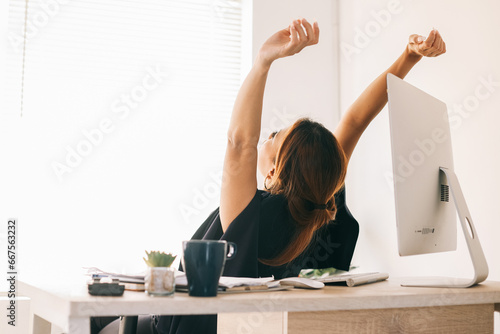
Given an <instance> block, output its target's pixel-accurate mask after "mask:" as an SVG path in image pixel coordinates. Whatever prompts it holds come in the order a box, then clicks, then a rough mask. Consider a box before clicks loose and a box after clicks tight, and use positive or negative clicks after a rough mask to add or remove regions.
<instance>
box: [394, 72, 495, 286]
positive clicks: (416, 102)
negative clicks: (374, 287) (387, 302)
mask: <svg viewBox="0 0 500 334" xmlns="http://www.w3.org/2000/svg"><path fill="white" fill-rule="evenodd" d="M387 91H388V97H389V120H390V129H391V144H392V165H393V183H394V195H395V204H396V224H397V232H398V233H397V234H398V248H399V254H400V255H401V256H407V255H417V254H427V253H436V252H444V251H452V250H456V247H457V222H456V216H457V212H458V216H459V218H460V222H461V226H462V230H463V233H464V235H465V239H466V242H467V246H468V248H469V253H470V255H471V260H472V262H473V267H474V271H475V273H474V277H473V278H472V279H460V278H444V277H443V278H436V277H425V278H415V279H411V280H408V281H406V282H404V283H403V284H402V285H403V286H426V287H469V286H472V285H474V284H477V283H479V282H482V281H484V280H485V279H486V277H487V276H488V265H487V263H486V259H485V257H484V254H483V251H482V248H481V245H480V242H479V239H478V237H477V233H476V230H475V228H474V224H473V222H472V218H471V216H470V213H469V211H468V209H467V204H466V202H465V199H464V197H463V194H462V191H461V189H460V184H459V183H458V179H457V177H456V175H455V172H454V167H453V154H452V146H451V135H450V126H449V122H448V113H447V109H446V104H445V103H443V102H442V101H440V100H438V99H436V98H434V97H432V96H431V95H429V94H427V93H425V92H423V91H421V90H420V89H418V88H416V87H414V86H412V85H410V84H409V83H407V82H405V81H404V80H401V79H400V78H398V77H396V76H394V75H392V74H388V75H387ZM450 192H451V196H450Z"/></svg>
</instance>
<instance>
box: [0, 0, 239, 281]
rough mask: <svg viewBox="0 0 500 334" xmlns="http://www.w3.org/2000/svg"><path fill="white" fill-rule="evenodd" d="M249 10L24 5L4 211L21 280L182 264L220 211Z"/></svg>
mask: <svg viewBox="0 0 500 334" xmlns="http://www.w3.org/2000/svg"><path fill="white" fill-rule="evenodd" d="M240 2H241V1H236V0H221V1H213V0H212V1H211V0H190V1H186V0H175V1H174V0H170V1H168V0H105V1H100V0H90V1H89V0H71V1H67V0H44V1H41V0H29V2H28V8H27V16H25V14H26V6H25V1H24V0H11V1H10V6H9V11H10V13H9V15H10V22H9V33H8V37H9V45H8V46H7V49H8V50H7V51H8V56H9V58H8V62H7V64H8V75H7V78H8V82H9V85H8V90H7V96H6V101H4V103H5V105H7V106H8V107H7V108H4V109H3V111H1V113H2V114H3V115H2V116H6V117H3V118H5V120H4V121H2V122H1V124H0V130H1V131H0V132H1V135H0V139H1V141H2V142H3V143H8V144H7V145H3V144H2V146H1V148H0V154H1V155H2V156H3V157H6V161H8V163H7V164H4V166H3V167H2V173H1V176H0V177H1V181H2V182H1V184H2V187H3V188H4V189H9V191H8V192H7V191H3V192H2V193H1V195H0V203H3V205H4V207H6V208H9V212H10V213H11V214H14V215H15V214H19V216H18V217H17V218H18V219H19V224H20V228H19V233H20V235H19V247H20V249H21V250H20V252H21V256H20V261H21V262H20V266H21V268H26V269H25V271H26V272H28V271H29V272H30V273H33V272H36V271H37V270H39V269H41V268H46V266H48V265H49V266H52V265H56V264H59V265H61V264H63V263H64V264H67V265H71V266H74V267H79V266H98V267H104V268H102V269H108V270H116V271H129V272H130V271H134V270H135V271H138V270H142V269H143V267H144V263H143V261H142V259H141V257H142V256H143V255H144V250H165V251H172V252H176V253H177V254H180V247H181V243H180V241H181V240H184V239H189V237H190V236H191V234H192V233H193V232H194V231H195V230H196V228H197V227H198V225H199V224H201V223H202V222H203V221H204V219H205V218H206V216H207V215H208V214H209V213H210V212H211V211H212V210H214V209H215V207H216V206H217V205H218V202H219V193H220V190H219V187H220V177H221V170H222V162H223V155H224V150H225V144H226V131H227V126H228V123H229V117H230V113H231V110H232V105H233V102H234V99H235V97H236V93H237V91H238V88H239V85H240V77H241V59H242V51H241V42H242V26H241V25H242V24H241V21H242V14H241V3H240ZM24 27H26V34H25V35H26V45H24ZM21 107H22V116H21Z"/></svg>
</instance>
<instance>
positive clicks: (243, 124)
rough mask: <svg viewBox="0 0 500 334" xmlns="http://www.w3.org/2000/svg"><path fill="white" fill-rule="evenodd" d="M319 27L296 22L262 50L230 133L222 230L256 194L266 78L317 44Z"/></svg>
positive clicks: (239, 98)
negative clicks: (278, 65) (286, 59)
mask: <svg viewBox="0 0 500 334" xmlns="http://www.w3.org/2000/svg"><path fill="white" fill-rule="evenodd" d="M318 39H319V28H318V24H317V23H314V24H313V25H311V24H310V23H309V22H307V21H306V20H305V19H301V20H300V21H299V20H295V21H294V22H293V23H292V24H291V25H290V26H289V27H287V28H285V29H282V30H280V31H278V32H277V33H275V34H274V35H272V36H271V37H270V38H269V39H268V40H267V41H266V42H265V43H264V44H263V45H262V47H261V49H260V50H259V53H258V56H257V59H256V61H255V63H254V66H253V67H252V69H251V70H250V73H249V74H248V76H247V78H246V79H245V81H244V82H243V84H242V86H241V88H240V91H239V93H238V96H237V97H236V101H235V103H234V108H233V113H232V115H231V121H230V124H229V130H228V133H227V148H226V156H225V159H224V169H223V175H222V187H221V200H220V211H219V212H220V219H221V223H222V230H223V231H226V229H227V228H228V226H229V225H230V224H231V222H232V221H233V220H234V219H235V218H236V217H237V216H238V215H239V214H240V213H241V212H242V211H243V209H244V208H245V207H246V206H247V205H248V203H250V201H251V200H252V198H253V196H254V195H255V192H256V190H257V145H258V143H259V137H260V126H261V115H262V101H263V98H264V88H265V86H266V80H267V74H268V72H269V69H270V67H271V64H272V62H273V61H274V60H276V59H278V58H283V57H287V56H291V55H294V54H296V53H298V52H300V51H301V50H302V49H303V48H305V47H306V46H308V45H313V44H317V43H318Z"/></svg>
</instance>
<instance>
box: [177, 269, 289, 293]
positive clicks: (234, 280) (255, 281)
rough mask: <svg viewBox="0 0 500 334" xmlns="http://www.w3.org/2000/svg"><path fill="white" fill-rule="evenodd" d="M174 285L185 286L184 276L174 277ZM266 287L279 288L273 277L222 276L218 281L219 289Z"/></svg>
mask: <svg viewBox="0 0 500 334" xmlns="http://www.w3.org/2000/svg"><path fill="white" fill-rule="evenodd" d="M175 285H178V286H187V278H186V274H184V273H180V274H179V275H178V276H177V275H176V277H175ZM262 285H267V286H268V287H269V288H273V287H276V286H279V285H280V283H279V282H278V281H274V277H262V278H251V277H228V276H222V277H221V278H220V279H219V287H222V288H226V289H230V288H234V287H237V286H262Z"/></svg>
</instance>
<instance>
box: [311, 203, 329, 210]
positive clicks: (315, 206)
mask: <svg viewBox="0 0 500 334" xmlns="http://www.w3.org/2000/svg"><path fill="white" fill-rule="evenodd" d="M313 205H314V209H315V210H326V208H327V206H326V204H316V203H314V204H313Z"/></svg>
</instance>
